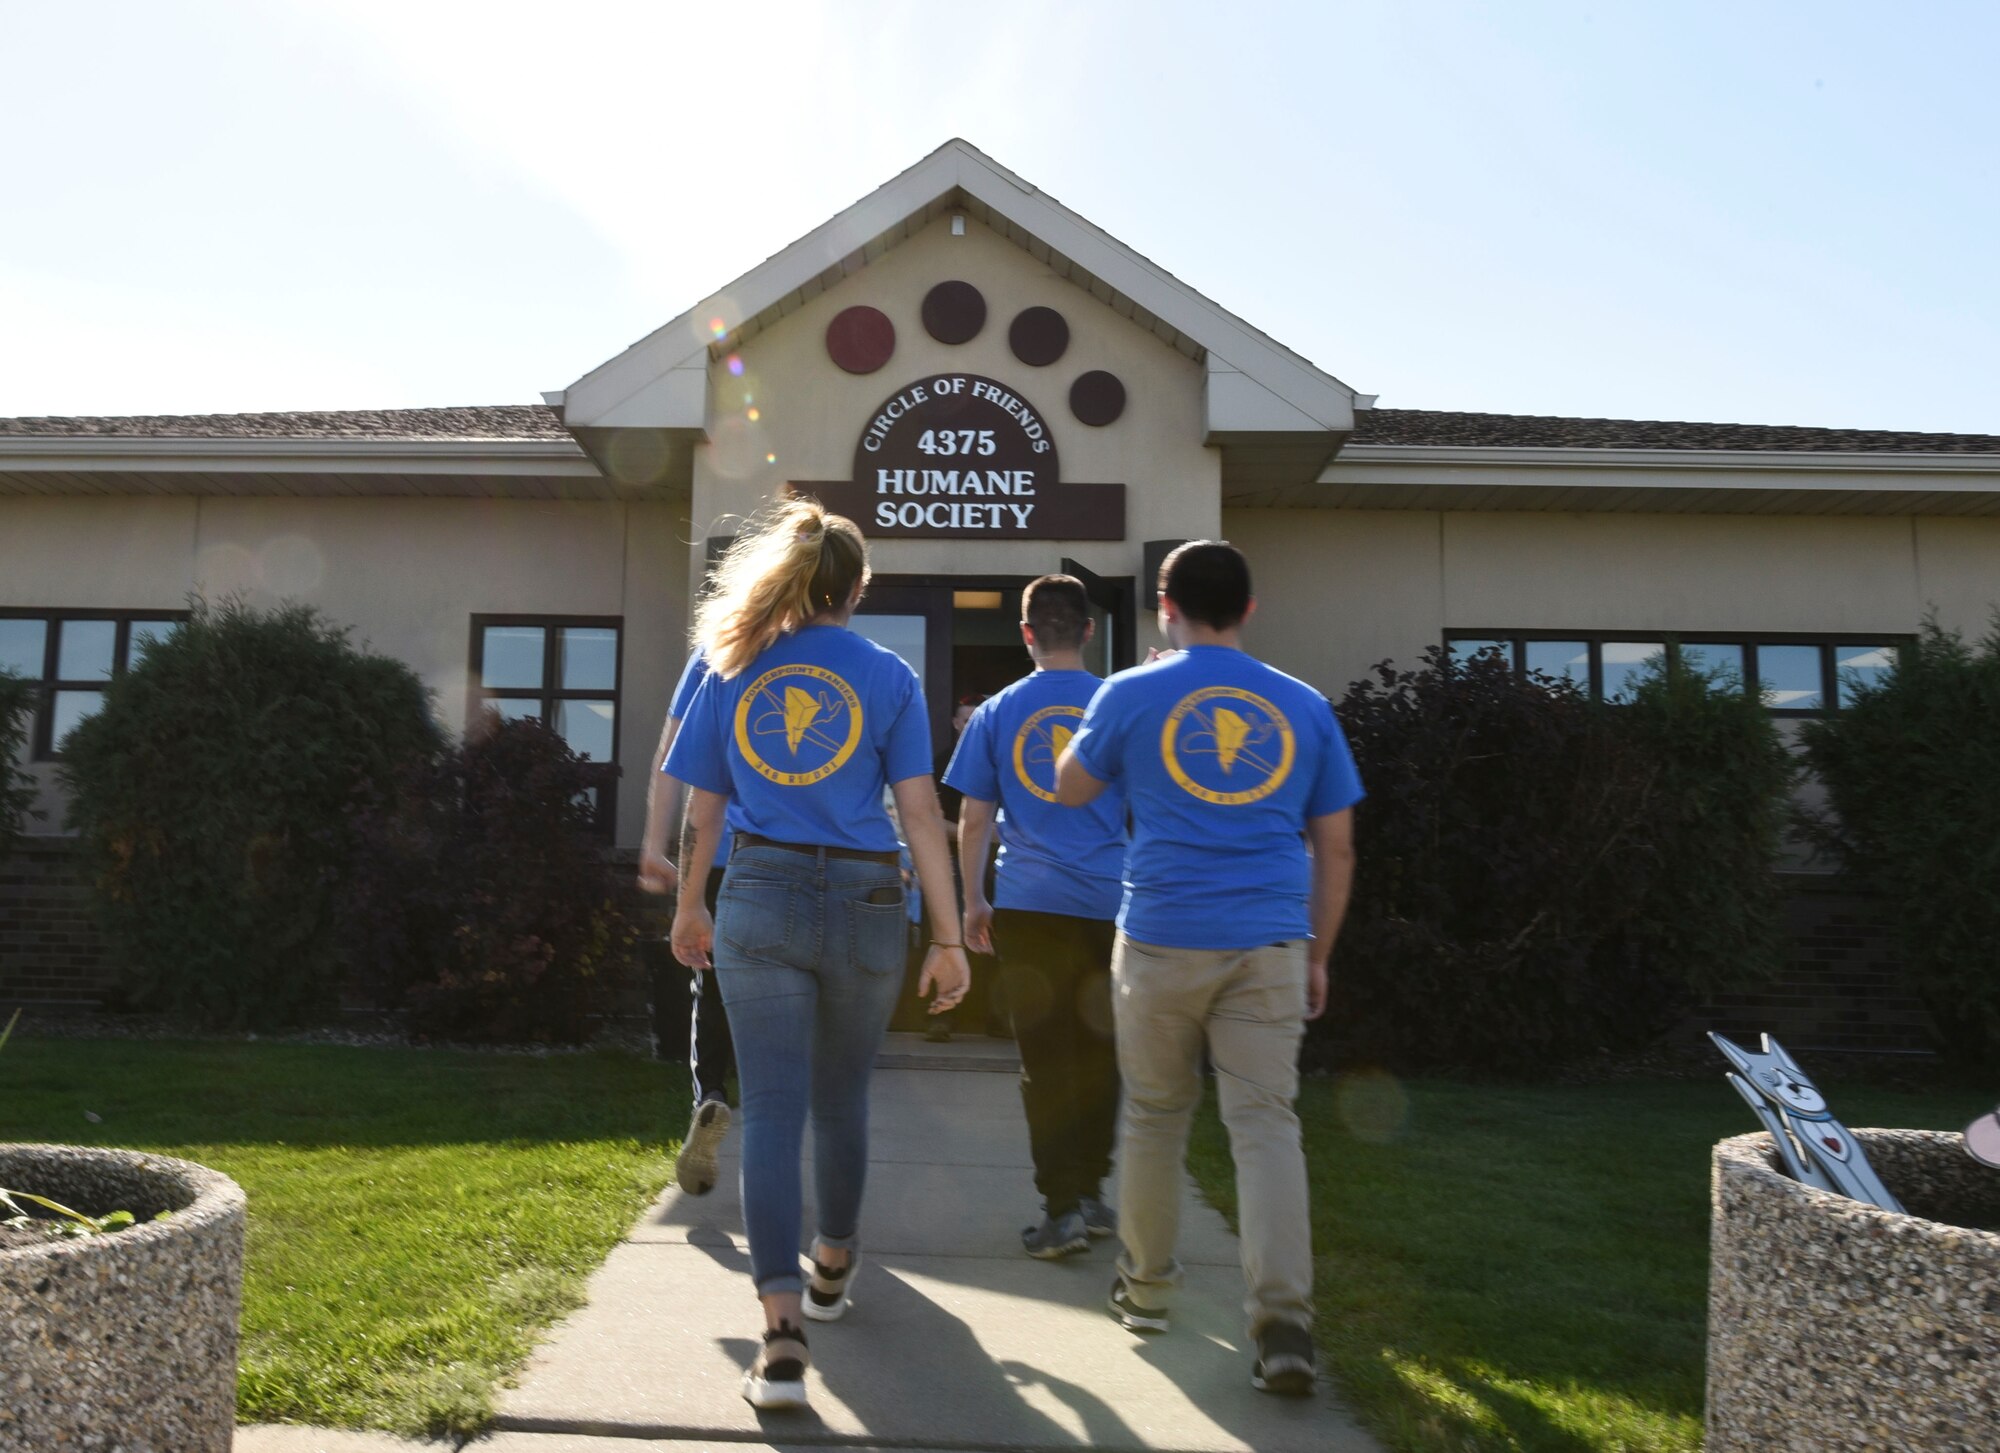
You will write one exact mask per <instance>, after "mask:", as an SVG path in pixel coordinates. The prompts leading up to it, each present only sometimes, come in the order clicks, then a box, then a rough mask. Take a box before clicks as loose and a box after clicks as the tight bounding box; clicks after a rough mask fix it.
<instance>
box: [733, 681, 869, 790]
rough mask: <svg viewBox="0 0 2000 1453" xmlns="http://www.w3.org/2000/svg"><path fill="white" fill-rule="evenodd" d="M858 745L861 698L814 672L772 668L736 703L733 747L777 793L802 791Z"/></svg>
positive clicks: (840, 683) (829, 773) (843, 684)
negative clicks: (784, 789) (792, 789)
mask: <svg viewBox="0 0 2000 1453" xmlns="http://www.w3.org/2000/svg"><path fill="white" fill-rule="evenodd" d="M860 741H861V698H860V697H858V696H856V695H855V694H854V688H853V687H851V686H849V685H848V684H847V683H846V682H845V681H843V680H841V679H840V678H839V677H838V676H836V675H834V674H833V673H832V672H831V671H824V670H821V669H820V668H819V667H818V666H776V667H773V668H772V669H771V670H769V671H766V672H765V673H764V674H763V675H762V676H759V677H758V678H757V679H756V680H755V681H753V682H751V683H750V686H749V689H748V690H746V691H745V692H744V693H743V696H742V699H741V700H739V701H738V702H737V703H736V746H737V749H738V750H739V751H741V752H742V753H743V759H744V760H745V761H746V762H748V763H749V764H750V765H751V766H752V767H755V768H756V769H757V771H758V772H759V773H760V774H762V775H763V776H765V777H768V778H770V779H771V781H773V782H775V783H777V784H778V785H779V786H780V787H805V786H809V785H810V784H812V783H814V782H817V781H819V780H820V779H821V778H823V777H831V776H832V775H833V774H834V773H835V772H838V771H839V770H840V769H841V768H842V767H844V766H845V765H846V764H847V759H848V758H849V757H851V756H853V755H854V748H855V747H856V746H857V745H859V743H860Z"/></svg>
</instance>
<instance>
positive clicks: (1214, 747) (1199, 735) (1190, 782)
mask: <svg viewBox="0 0 2000 1453" xmlns="http://www.w3.org/2000/svg"><path fill="white" fill-rule="evenodd" d="M1297 752H1298V742H1297V739H1296V738H1294V737H1293V736H1292V724H1291V723H1290V722H1288V721H1286V720H1285V714H1284V713H1283V712H1281V711H1279V710H1278V708H1277V707H1275V706H1273V705H1271V703H1270V702H1268V701H1266V700H1265V699H1264V698H1263V697H1261V696H1259V695H1257V694H1256V693H1255V692H1253V691H1239V690H1237V689H1236V688H1235V687H1233V686H1208V687H1204V688H1202V689H1201V690H1200V691H1196V692H1193V693H1191V694H1189V695H1187V696H1184V697H1182V698H1181V700H1180V704H1179V705H1177V706H1176V707H1175V708H1174V709H1173V710H1172V711H1171V712H1169V713H1168V714H1167V724H1166V725H1165V726H1163V727H1161V728H1160V758H1161V760H1162V761H1164V762H1165V763H1166V767H1167V775H1168V776H1170V777H1172V778H1173V779H1174V781H1176V782H1178V783H1179V784H1180V785H1181V787H1182V788H1183V789H1184V790H1185V791H1187V792H1190V793H1192V794H1193V795H1194V796H1196V797H1199V798H1200V799H1201V800H1202V801H1203V802H1213V803H1217V804H1219V805H1220V806H1223V807H1235V806H1237V805H1238V804H1240V803H1245V802H1260V801H1262V800H1263V799H1264V798H1266V797H1269V796H1270V795H1271V794H1272V793H1273V792H1276V791H1277V790H1278V789H1279V788H1280V787H1281V786H1283V785H1284V781H1285V779H1286V778H1287V777H1289V776H1291V775H1292V759H1293V757H1294V756H1295V755H1296V754H1297Z"/></svg>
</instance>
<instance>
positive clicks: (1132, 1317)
mask: <svg viewBox="0 0 2000 1453" xmlns="http://www.w3.org/2000/svg"><path fill="white" fill-rule="evenodd" d="M1111 1315H1112V1316H1113V1317H1115V1318H1117V1319H1118V1325H1119V1326H1121V1327H1123V1328H1124V1329H1125V1330H1126V1331H1128V1332H1164V1331H1166V1330H1167V1326H1168V1321H1167V1309H1166V1308H1165V1307H1142V1306H1140V1305H1139V1304H1138V1303H1137V1302H1135V1301H1133V1300H1132V1292H1131V1289H1130V1288H1128V1287H1127V1286H1126V1285H1125V1278H1124V1277H1123V1276H1122V1275H1121V1276H1119V1277H1117V1278H1116V1279H1114V1280H1113V1281H1112V1283H1111Z"/></svg>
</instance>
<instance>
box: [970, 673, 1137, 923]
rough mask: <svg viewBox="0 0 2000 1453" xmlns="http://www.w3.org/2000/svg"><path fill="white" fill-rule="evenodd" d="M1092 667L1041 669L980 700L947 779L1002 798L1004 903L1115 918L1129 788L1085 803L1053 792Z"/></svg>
mask: <svg viewBox="0 0 2000 1453" xmlns="http://www.w3.org/2000/svg"><path fill="white" fill-rule="evenodd" d="M1101 684H1102V683H1100V682H1099V681H1098V679H1097V678H1096V677H1095V676H1093V675H1091V674H1090V673H1089V672H1088V671H1037V672H1036V673H1035V674H1034V675H1032V676H1024V677H1022V678H1021V679H1020V680H1019V681H1016V682H1015V683H1014V684H1013V685H1012V686H1009V687H1008V688H1007V689H1006V690H1004V691H1000V692H996V693H995V694H994V695H992V696H990V697H988V698H987V699H986V700H985V701H983V702H981V703H980V704H979V709H978V710H977V711H975V712H973V713H972V720H971V721H969V722H967V723H966V724H965V731H964V732H963V733H962V734H961V735H960V737H959V739H958V750H957V751H955V752H953V753H952V757H951V765H950V766H949V767H947V768H945V773H944V780H945V784H946V785H947V786H950V787H956V788H957V789H958V790H959V791H960V792H962V793H964V794H965V795H966V796H967V797H972V798H977V799H978V800H979V801H981V802H997V803H999V804H1000V812H999V816H998V818H997V820H996V822H997V826H998V829H999V833H1000V856H999V865H998V867H997V868H996V870H995V873H994V887H993V902H994V904H995V906H996V907H1000V908H1020V909H1026V910H1028V911H1030V912H1033V913H1063V914H1068V915H1069V916H1070V917H1072V918H1115V917H1117V916H1118V904H1119V902H1120V900H1121V899H1122V898H1123V897H1124V891H1125V889H1124V881H1123V880H1124V876H1125V793H1124V791H1123V789H1122V788H1119V787H1115V786H1114V787H1110V788H1107V789H1106V790H1105V792H1104V793H1103V795H1102V796H1100V797H1099V798H1098V799H1097V800H1096V801H1095V802H1092V803H1091V804H1090V805H1089V806H1087V807H1064V806H1063V805H1062V804H1061V803H1060V802H1057V801H1056V758H1058V757H1060V756H1061V755H1062V749H1063V748H1064V747H1065V746H1067V745H1068V744H1069V739H1070V736H1071V734H1072V733H1074V732H1075V731H1076V729H1077V726H1078V724H1079V723H1080V722H1082V720H1083V709H1084V708H1085V707H1086V706H1088V705H1089V704H1090V698H1091V697H1092V696H1093V695H1094V694H1095V693H1096V691H1097V688H1098V686H1099V685H1101Z"/></svg>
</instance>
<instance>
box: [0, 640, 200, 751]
mask: <svg viewBox="0 0 2000 1453" xmlns="http://www.w3.org/2000/svg"><path fill="white" fill-rule="evenodd" d="M186 619H187V612H186V611H145V612H139V611H36V610H0V671H11V672H12V673H13V674H14V675H16V676H19V677H22V678H24V679H25V680H28V681H34V682H38V683H39V684H40V685H41V687H42V693H41V700H40V701H39V702H38V703H37V704H36V707H35V720H34V722H33V724H32V726H31V728H30V731H29V744H30V745H29V751H30V753H31V754H32V755H33V757H34V758H35V759H36V760H37V761H45V760H47V759H49V758H51V757H56V756H60V755H61V754H62V744H63V740H64V739H65V738H66V737H68V736H69V734H70V732H71V731H72V730H74V729H75V727H76V725H77V723H78V722H82V721H87V720H88V719H89V718H91V717H93V716H95V715H96V714H97V709H98V708H99V707H101V706H102V705H103V704H104V687H105V683H107V682H109V681H110V680H111V679H112V678H113V677H114V676H117V675H119V674H120V673H121V672H123V671H124V670H125V668H126V667H127V666H129V665H131V664H132V663H133V662H134V661H136V660H137V659H138V658H139V654H140V652H141V651H143V650H144V649H145V647H146V645H147V643H148V642H150V641H153V640H156V639H159V638H161V637H164V636H168V635H171V634H172V633H173V632H174V630H175V629H177V628H178V627H179V625H180V623H181V622H182V621H184V620H186Z"/></svg>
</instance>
